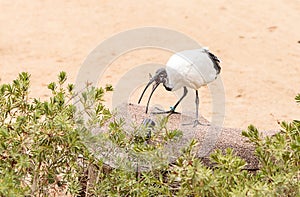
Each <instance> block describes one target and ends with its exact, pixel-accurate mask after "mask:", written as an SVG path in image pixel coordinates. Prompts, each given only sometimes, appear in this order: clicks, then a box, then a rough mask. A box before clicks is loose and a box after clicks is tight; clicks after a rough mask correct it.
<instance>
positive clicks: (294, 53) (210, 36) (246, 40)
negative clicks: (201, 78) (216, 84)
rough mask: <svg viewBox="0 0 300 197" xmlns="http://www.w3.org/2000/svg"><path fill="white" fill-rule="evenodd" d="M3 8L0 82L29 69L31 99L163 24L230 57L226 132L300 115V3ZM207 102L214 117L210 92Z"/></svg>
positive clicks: (225, 68) (166, 1) (34, 2)
mask: <svg viewBox="0 0 300 197" xmlns="http://www.w3.org/2000/svg"><path fill="white" fill-rule="evenodd" d="M0 10H1V12H0V28H1V34H0V80H1V81H0V82H1V83H5V82H10V81H12V80H13V79H14V78H15V77H16V76H17V74H18V73H19V72H21V71H28V72H29V73H30V74H31V75H32V77H31V80H32V85H31V95H32V96H37V97H41V98H42V99H43V98H47V97H48V96H49V95H50V91H48V90H47V88H46V86H47V84H48V83H49V82H51V81H55V80H56V75H57V74H58V72H59V71H61V70H65V71H67V73H68V75H69V82H71V83H74V81H75V79H76V76H77V73H78V71H79V69H80V66H81V64H82V62H83V61H84V59H85V58H86V56H87V55H88V54H89V53H90V52H91V51H92V50H93V49H94V48H95V47H96V46H97V45H98V44H100V43H101V42H102V41H104V40H105V39H107V38H109V37H110V36H112V35H114V34H116V33H118V32H122V31H124V30H128V29H132V28H137V27H144V26H160V27H166V28H170V29H173V30H176V31H179V32H182V33H184V34H186V35H188V36H190V37H192V38H194V39H195V40H197V41H198V42H199V43H202V44H203V45H205V46H209V48H210V49H211V50H212V51H214V52H215V54H216V55H217V56H218V57H220V58H221V59H222V65H221V66H222V73H221V76H222V80H223V83H224V87H225V92H226V116H225V123H224V125H225V126H226V127H237V128H242V129H244V128H246V127H247V126H248V125H249V124H251V123H252V124H255V125H256V126H257V127H258V128H261V129H277V128H279V127H278V125H277V122H276V121H277V120H280V121H282V120H288V121H290V120H293V119H296V118H297V119H299V118H300V109H299V106H297V104H295V102H294V97H295V95H296V94H297V93H299V92H300V86H299V85H300V77H299V76H300V65H299V63H300V43H299V41H300V36H299V35H300V26H299V21H300V14H299V10H300V1H297V0H296V1H285V0H264V1H251V0H245V1H229V0H212V1H204V0H197V1H196V0H195V1H188V2H186V1H174V0H172V1H171V0H163V1H151V2H149V1H133V0H132V1H115V0H111V1H107V0H102V1H99V0H97V1H96V0H91V1H69V0H63V1H61V0H51V1H50V0H43V1H38V0H31V1H21V0H19V1H5V0H2V1H0ZM145 39H146V37H145ZM174 42H175V41H174ZM169 56H170V54H168V53H166V52H162V51H161V50H151V49H147V50H139V51H134V52H131V53H128V54H125V55H123V56H121V57H120V58H118V59H117V60H116V61H115V62H113V63H112V64H111V66H110V68H109V69H108V70H107V72H105V74H104V76H103V77H102V79H101V80H102V81H104V82H105V83H111V84H113V85H115V84H116V83H117V82H118V80H119V79H120V77H122V76H123V75H124V73H126V72H127V71H128V70H130V68H133V67H134V66H135V65H139V64H142V63H147V62H160V63H161V64H164V63H165V62H166V61H167V59H168V57H169ZM146 77H147V76H146ZM161 91H162V89H161ZM139 93H140V92H138V93H135V94H134V95H138V94H139ZM136 97H137V96H133V98H132V100H131V101H132V102H136V101H137V98H136ZM162 97H163V98H160V100H158V101H157V102H161V103H162V104H164V105H167V106H171V105H172V104H173V101H174V100H175V98H171V99H169V98H170V97H169V95H168V94H165V95H163V96H162ZM106 99H107V100H108V102H110V98H109V95H108V96H107V98H106ZM200 100H201V114H202V115H203V116H204V117H207V118H208V119H209V117H210V116H211V112H210V111H211V110H210V109H211V102H210V99H209V93H208V89H207V88H202V89H201V99H200ZM144 104H145V103H144Z"/></svg>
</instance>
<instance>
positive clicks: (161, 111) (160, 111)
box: [152, 107, 179, 114]
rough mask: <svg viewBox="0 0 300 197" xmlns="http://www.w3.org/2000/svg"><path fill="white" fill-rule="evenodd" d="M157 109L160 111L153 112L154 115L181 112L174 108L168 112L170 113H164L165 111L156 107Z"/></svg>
mask: <svg viewBox="0 0 300 197" xmlns="http://www.w3.org/2000/svg"><path fill="white" fill-rule="evenodd" d="M155 109H156V110H158V111H156V112H152V114H179V112H176V111H175V109H174V108H173V107H171V109H170V110H168V111H164V110H162V109H160V108H158V107H155Z"/></svg>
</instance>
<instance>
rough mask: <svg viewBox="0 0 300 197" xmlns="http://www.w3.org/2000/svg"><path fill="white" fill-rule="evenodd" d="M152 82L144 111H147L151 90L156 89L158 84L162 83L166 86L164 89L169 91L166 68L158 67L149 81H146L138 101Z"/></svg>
mask: <svg viewBox="0 0 300 197" xmlns="http://www.w3.org/2000/svg"><path fill="white" fill-rule="evenodd" d="M153 82H154V84H153V87H152V92H151V94H150V96H149V99H148V102H147V107H146V113H147V112H148V107H149V102H150V99H151V97H152V94H153V92H154V91H155V90H156V88H157V87H158V85H159V84H161V83H162V84H163V85H164V87H165V88H166V90H168V91H171V90H172V89H171V88H169V87H168V83H169V80H168V74H167V72H166V69H165V68H160V69H158V70H157V71H156V73H155V75H154V76H153V77H151V79H150V81H149V82H148V84H147V85H146V87H145V89H144V91H143V93H142V95H141V97H140V99H139V102H138V103H140V102H141V100H142V98H143V96H144V93H145V92H146V90H147V88H148V87H149V86H150V84H152V83H153Z"/></svg>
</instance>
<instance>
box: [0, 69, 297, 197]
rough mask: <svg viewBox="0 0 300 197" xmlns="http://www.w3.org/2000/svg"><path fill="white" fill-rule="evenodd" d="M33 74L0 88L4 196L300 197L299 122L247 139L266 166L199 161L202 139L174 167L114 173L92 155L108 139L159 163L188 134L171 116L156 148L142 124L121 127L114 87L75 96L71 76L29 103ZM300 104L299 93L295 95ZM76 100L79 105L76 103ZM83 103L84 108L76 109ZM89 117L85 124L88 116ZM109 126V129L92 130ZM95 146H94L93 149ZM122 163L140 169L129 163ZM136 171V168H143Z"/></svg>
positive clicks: (250, 133) (218, 158)
mask: <svg viewBox="0 0 300 197" xmlns="http://www.w3.org/2000/svg"><path fill="white" fill-rule="evenodd" d="M29 78H30V76H29V74H28V73H21V74H19V76H18V78H17V79H16V80H14V81H13V82H12V84H3V85H1V86H0V110H1V111H0V196H53V195H61V194H70V195H72V196H263V195H265V196H299V194H300V186H299V178H300V170H299V166H300V153H299V152H300V151H299V149H300V135H299V131H300V121H297V120H295V121H293V122H292V123H286V122H282V123H281V126H282V130H281V132H280V133H277V134H275V135H274V136H272V137H266V138H264V137H262V134H260V133H259V132H258V130H257V129H256V128H255V127H254V126H252V125H250V126H249V127H248V130H247V131H243V133H242V134H243V135H244V136H245V137H247V138H248V140H249V141H250V142H251V143H253V144H254V145H255V147H256V148H255V155H256V156H257V158H258V160H259V165H260V169H259V170H257V171H256V172H255V173H253V172H248V171H247V170H245V166H246V162H245V161H244V160H243V159H241V158H239V157H237V156H236V155H235V153H234V151H233V150H232V149H226V150H225V151H223V152H222V151H221V150H216V151H215V152H214V153H212V154H211V155H210V161H211V163H213V164H214V167H212V168H209V167H207V166H205V165H204V164H203V163H202V161H201V159H200V158H197V157H196V146H197V141H196V140H192V141H191V142H190V143H189V145H188V146H187V147H185V148H184V149H182V150H181V153H182V154H181V156H179V157H178V158H177V160H176V161H175V162H173V163H172V164H164V165H160V167H159V168H153V169H149V170H145V171H134V170H127V169H126V168H122V167H118V168H112V167H109V166H107V165H106V164H105V160H104V159H103V158H101V157H99V155H95V152H93V151H91V149H92V148H95V147H93V145H95V144H97V143H98V144H99V143H100V145H99V146H101V147H102V148H103V147H105V145H106V143H107V142H110V143H113V144H114V145H115V146H116V147H118V148H121V149H123V150H126V153H130V154H132V155H134V154H144V155H145V156H146V157H150V156H151V157H153V158H154V161H156V160H155V159H157V162H159V161H158V160H159V159H161V157H160V156H161V155H160V154H159V153H160V152H159V151H160V150H161V148H162V147H163V146H164V145H165V144H166V143H168V142H169V141H172V140H177V139H179V138H180V137H181V135H182V133H181V132H180V131H178V130H174V131H170V130H168V129H167V127H166V122H167V119H166V118H162V119H161V120H160V121H159V124H158V125H157V127H155V130H156V132H153V135H152V136H151V139H150V140H151V143H148V140H149V139H148V137H146V136H145V135H144V134H145V133H144V134H143V132H142V133H140V129H139V128H140V127H139V126H136V125H133V128H132V131H128V130H125V129H124V128H123V124H124V120H118V119H116V118H115V116H114V115H113V114H111V112H110V111H109V110H108V109H107V108H105V106H104V105H103V95H104V94H105V92H106V91H111V90H112V87H111V86H107V87H105V88H94V87H88V86H87V87H86V91H83V92H81V93H80V94H79V95H77V94H75V93H74V91H73V89H74V86H73V85H72V84H69V85H66V84H65V83H66V80H67V77H66V73H65V72H61V73H60V74H59V76H58V82H56V83H54V82H52V83H50V84H49V85H48V88H49V89H50V91H51V92H52V96H51V97H50V98H49V99H48V100H46V101H41V100H39V99H36V98H29V87H30V80H29ZM295 99H296V102H298V103H300V95H298V96H296V98H295ZM73 101H75V102H73ZM76 102H80V103H81V104H82V106H83V109H80V110H79V109H76V107H75V105H74V104H73V103H75V104H76ZM86 116H87V117H88V120H87V121H86V120H85V119H84V118H83V117H86ZM104 124H108V125H109V126H108V131H107V132H105V133H101V134H99V135H92V134H91V132H90V130H91V129H92V128H95V127H101V126H103V125H104ZM91 144H92V146H91ZM122 164H123V165H133V167H135V166H134V165H136V163H134V162H130V161H128V162H124V161H123V163H122ZM137 169H138V168H137Z"/></svg>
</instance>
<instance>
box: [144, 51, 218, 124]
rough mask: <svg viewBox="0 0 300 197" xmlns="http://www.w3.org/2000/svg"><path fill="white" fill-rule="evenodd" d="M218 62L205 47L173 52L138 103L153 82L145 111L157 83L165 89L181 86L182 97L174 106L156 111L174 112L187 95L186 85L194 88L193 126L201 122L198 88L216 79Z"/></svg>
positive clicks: (174, 89)
mask: <svg viewBox="0 0 300 197" xmlns="http://www.w3.org/2000/svg"><path fill="white" fill-rule="evenodd" d="M219 63H220V60H219V59H218V58H217V57H216V56H215V55H214V54H212V53H211V52H210V51H209V50H208V49H206V48H201V49H195V50H186V51H182V52H178V53H175V54H174V55H172V56H171V57H170V59H169V60H168V62H167V64H166V67H165V68H160V69H158V70H157V71H156V73H155V75H154V76H153V77H152V78H151V79H150V81H149V82H148V84H147V85H146V87H145V89H144V91H143V93H142V95H141V97H140V99H139V101H138V103H140V102H141V100H142V97H143V95H144V93H145V92H146V90H147V88H148V87H149V86H150V84H152V83H153V82H155V83H154V84H153V88H152V92H151V94H150V96H149V99H148V102H147V107H146V113H147V112H148V107H149V102H150V99H151V97H152V95H153V92H154V91H155V89H156V88H157V87H158V85H159V84H161V83H162V84H163V86H164V87H165V89H166V90H167V91H176V90H178V89H179V88H183V90H184V91H183V95H182V97H181V98H180V99H179V100H178V101H177V103H176V104H175V105H174V107H171V110H169V111H163V112H156V114H162V113H170V114H172V113H175V109H176V107H177V106H178V104H179V103H180V102H181V101H182V99H183V98H184V97H185V96H186V95H187V92H188V90H187V87H189V88H192V89H194V90H196V100H195V103H196V119H195V121H194V126H196V125H198V124H201V123H200V122H199V120H198V108H199V96H198V89H199V88H200V87H201V86H204V85H207V84H209V83H210V82H212V81H214V80H215V79H217V76H218V75H219V73H220V71H221V67H220V65H219Z"/></svg>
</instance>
